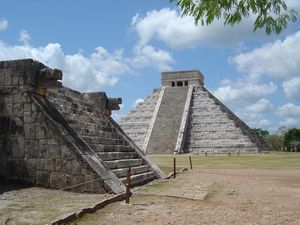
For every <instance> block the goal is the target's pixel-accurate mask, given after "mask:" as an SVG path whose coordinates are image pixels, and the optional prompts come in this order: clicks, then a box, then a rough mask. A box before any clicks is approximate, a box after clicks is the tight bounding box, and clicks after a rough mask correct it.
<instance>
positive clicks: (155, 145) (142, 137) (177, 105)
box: [119, 70, 265, 154]
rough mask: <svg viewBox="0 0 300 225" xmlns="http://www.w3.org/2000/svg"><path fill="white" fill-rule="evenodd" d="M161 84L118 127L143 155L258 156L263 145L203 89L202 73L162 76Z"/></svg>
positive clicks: (188, 72)
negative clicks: (221, 154)
mask: <svg viewBox="0 0 300 225" xmlns="http://www.w3.org/2000/svg"><path fill="white" fill-rule="evenodd" d="M161 85H162V87H160V88H155V89H154V90H153V92H152V94H151V95H149V96H147V97H146V98H145V99H144V101H143V102H141V103H139V104H138V105H137V106H136V107H135V108H134V109H133V110H131V111H130V112H129V113H128V115H127V116H126V117H123V118H122V119H121V121H120V123H119V124H120V126H121V127H122V129H123V130H124V132H125V133H127V134H128V136H129V137H131V139H132V140H133V141H134V142H135V143H136V144H137V146H139V147H140V148H141V149H142V150H143V151H144V152H145V153H147V154H157V153H158V154H159V153H168V154H170V153H174V152H175V153H189V152H190V153H195V154H198V153H202V152H208V153H227V152H235V151H241V152H258V151H261V150H262V149H263V148H264V147H265V143H264V141H263V140H262V139H260V137H259V136H258V135H257V134H256V133H254V132H253V131H252V130H251V129H250V128H249V127H248V126H247V125H246V124H245V123H244V122H243V121H242V120H241V119H239V118H238V117H237V116H236V115H235V114H234V113H233V112H232V111H230V109H228V108H227V107H226V106H225V105H224V104H223V103H222V102H221V101H220V100H218V99H217V98H216V97H215V96H214V95H212V94H211V93H210V92H209V91H208V90H207V89H206V88H205V87H204V77H203V75H202V73H201V72H200V71H198V70H188V71H176V72H165V73H162V74H161Z"/></svg>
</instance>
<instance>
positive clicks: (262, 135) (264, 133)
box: [251, 128, 269, 140]
mask: <svg viewBox="0 0 300 225" xmlns="http://www.w3.org/2000/svg"><path fill="white" fill-rule="evenodd" d="M251 130H252V131H253V132H254V133H256V134H257V135H258V136H259V137H260V138H261V139H263V140H266V138H267V137H268V136H269V131H267V130H263V129H261V128H252V129H251Z"/></svg>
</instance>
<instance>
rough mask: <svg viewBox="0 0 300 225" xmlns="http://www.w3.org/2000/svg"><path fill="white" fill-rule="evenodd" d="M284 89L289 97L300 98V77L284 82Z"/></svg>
mask: <svg viewBox="0 0 300 225" xmlns="http://www.w3.org/2000/svg"><path fill="white" fill-rule="evenodd" d="M282 86H283V90H284V92H285V94H286V96H287V97H288V98H292V99H298V100H300V77H294V78H292V79H290V80H287V81H285V82H283V85H282Z"/></svg>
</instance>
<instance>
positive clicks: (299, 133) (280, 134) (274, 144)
mask: <svg viewBox="0 0 300 225" xmlns="http://www.w3.org/2000/svg"><path fill="white" fill-rule="evenodd" d="M252 131H253V132H255V133H257V134H258V136H259V137H260V138H262V139H263V140H265V141H266V143H267V145H268V148H269V150H270V151H287V152H292V151H297V152H300V129H298V128H291V129H288V128H287V127H284V126H283V127H279V128H278V129H277V131H276V132H274V133H273V134H270V133H269V131H267V130H264V129H261V128H253V129H252Z"/></svg>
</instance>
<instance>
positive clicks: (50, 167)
mask: <svg viewBox="0 0 300 225" xmlns="http://www.w3.org/2000/svg"><path fill="white" fill-rule="evenodd" d="M54 170H55V159H45V171H48V172H51V171H54Z"/></svg>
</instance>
